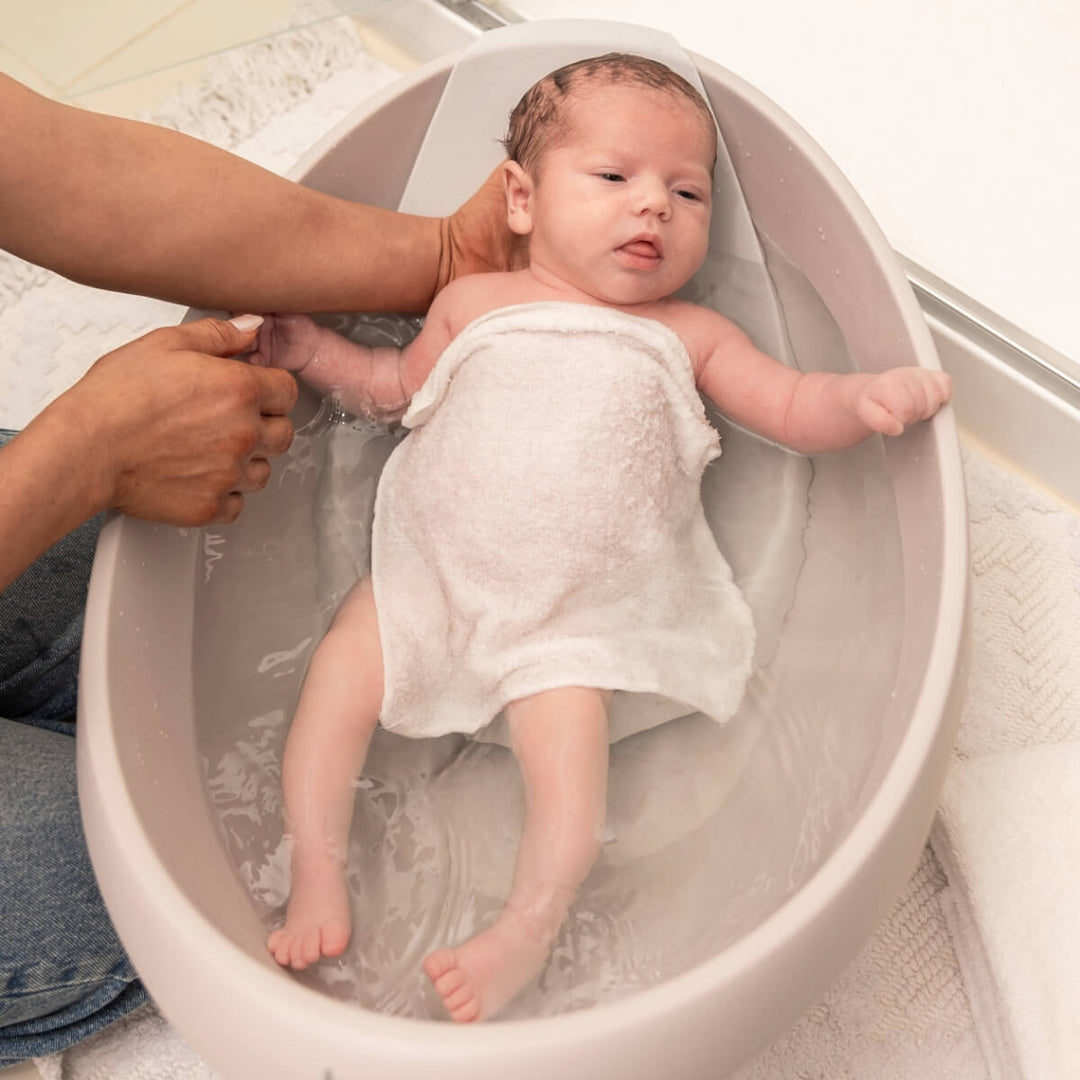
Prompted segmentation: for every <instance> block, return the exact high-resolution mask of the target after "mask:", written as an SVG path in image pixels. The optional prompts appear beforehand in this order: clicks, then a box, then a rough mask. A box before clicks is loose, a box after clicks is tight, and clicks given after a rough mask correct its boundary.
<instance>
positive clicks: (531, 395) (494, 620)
mask: <svg viewBox="0 0 1080 1080" xmlns="http://www.w3.org/2000/svg"><path fill="white" fill-rule="evenodd" d="M716 145H717V132H716V127H715V124H714V122H713V119H712V116H711V114H710V112H709V110H708V107H707V105H706V104H705V102H704V101H703V100H702V98H701V97H700V96H699V95H698V93H697V92H696V91H695V90H694V89H693V87H691V86H690V84H689V83H687V82H686V81H685V80H683V79H682V78H681V77H679V76H678V75H676V74H674V73H673V72H671V71H670V70H668V69H667V68H666V67H664V66H663V65H661V64H658V63H655V62H653V61H650V60H645V59H643V58H641V57H636V56H626V55H620V54H609V55H607V56H603V57H598V58H594V59H591V60H586V61H582V62H580V63H576V64H572V65H569V66H567V67H565V68H561V69H560V70H559V71H556V72H554V73H552V74H551V75H548V76H546V77H545V78H544V79H542V80H541V81H540V82H539V83H537V84H536V85H535V86H534V87H533V88H532V89H531V90H529V92H528V93H527V94H526V95H525V97H524V98H523V99H522V100H521V102H519V104H518V105H517V107H516V108H515V109H514V111H513V114H512V116H511V120H510V132H509V136H508V138H507V152H508V155H509V159H510V160H508V161H507V162H506V163H505V165H504V172H505V187H506V204H507V214H508V218H509V223H510V226H511V228H512V229H513V230H514V231H515V232H517V233H519V234H522V235H525V236H528V238H529V259H530V262H529V266H528V268H527V269H525V270H519V271H515V272H511V273H498V274H479V275H475V276H472V277H467V278H463V279H459V280H457V281H455V282H453V283H451V284H450V285H449V286H448V287H447V288H446V289H445V290H444V291H443V292H441V293H440V294H439V296H438V297H437V298H436V300H435V301H434V303H433V304H432V307H431V310H430V313H429V315H428V318H427V321H426V323H425V325H424V329H423V330H422V332H421V333H420V334H419V336H418V337H417V338H416V340H415V341H414V342H412V343H411V344H410V345H409V346H408V347H407V348H405V349H404V350H401V351H399V350H396V349H383V348H375V349H370V348H366V347H362V346H357V345H354V344H351V343H349V342H348V341H346V340H344V339H343V338H341V337H339V336H337V335H335V334H333V333H332V332H330V331H327V330H324V329H321V328H319V327H317V326H316V325H315V324H314V323H312V322H311V321H310V320H308V319H306V318H305V317H302V316H285V317H280V316H279V317H276V318H274V319H268V320H267V321H266V323H265V324H264V326H263V328H262V330H261V332H260V338H259V344H258V351H257V354H256V355H255V356H254V357H253V361H254V362H256V363H264V364H272V365H274V366H279V367H285V368H288V369H290V370H293V371H296V372H298V373H299V375H300V376H301V378H303V379H304V380H305V381H307V382H309V383H311V384H312V385H313V386H315V387H318V388H320V389H322V390H324V391H327V392H333V393H334V394H335V395H337V397H338V399H339V401H340V402H341V404H342V405H343V406H344V407H345V408H346V409H349V410H350V411H352V412H356V413H362V414H367V415H374V416H380V417H383V418H391V417H399V416H401V415H402V413H403V411H404V410H406V409H407V411H404V420H403V423H404V425H405V426H406V427H407V428H410V429H411V431H410V434H409V435H408V436H407V437H406V438H405V439H404V440H403V441H402V443H401V444H400V445H399V446H398V447H397V448H396V449H395V451H394V453H393V455H392V456H391V458H390V460H389V462H388V463H387V466H386V469H385V470H384V473H383V476H382V478H381V479H380V485H379V491H378V495H377V499H376V506H375V525H374V533H373V537H372V573H371V576H370V577H368V578H365V579H364V580H362V581H361V582H359V583H358V584H357V585H356V586H355V588H354V589H353V590H352V592H351V593H350V594H349V596H348V597H347V598H346V599H345V601H344V602H343V604H342V606H341V608H340V610H339V611H338V612H337V615H336V616H335V619H334V621H333V623H332V625H331V627H330V629H329V631H328V632H327V634H326V637H325V638H324V639H323V641H322V642H321V643H320V645H319V646H318V648H317V649H316V651H315V653H314V656H313V657H312V661H311V665H310V668H309V670H308V672H307V676H306V679H305V682H304V685H303V689H302V691H301V695H300V700H299V703H298V706H297V709H296V714H295V716H294V718H293V721H292V726H291V729H290V732H289V736H288V741H287V744H286V748H285V757H284V763H283V784H284V793H285V806H286V819H287V827H288V830H289V832H290V834H291V836H292V839H293V849H292V893H291V896H290V899H289V903H288V910H287V916H286V922H285V925H284V927H283V928H281V929H279V930H275V931H274V932H273V933H272V934H271V935H270V938H269V942H268V946H269V949H270V951H271V953H272V954H273V955H274V957H275V958H276V959H277V961H278V962H279V963H280V964H283V965H290V966H292V967H295V968H302V967H304V966H305V965H307V964H309V963H312V962H314V961H315V960H317V959H318V958H319V957H321V956H335V955H338V954H340V953H341V952H342V951H343V950H344V948H345V946H346V944H347V942H348V939H349V936H350V933H351V925H350V914H349V904H348V897H347V894H346V888H345V881H344V858H345V852H346V845H347V840H348V832H349V826H350V822H351V818H352V809H353V790H354V781H355V779H356V778H357V776H358V775H359V774H360V773H361V771H362V769H363V767H364V759H365V755H366V753H367V749H368V744H369V742H370V739H371V736H372V733H373V731H374V729H375V726H376V724H377V723H379V722H380V721H381V722H382V724H383V725H384V726H385V727H387V728H389V729H391V730H394V731H398V732H400V733H402V734H405V735H415V736H426V735H441V734H444V733H446V732H449V731H459V732H467V733H470V734H476V733H480V734H481V735H483V733H484V731H485V730H487V729H488V728H489V725H491V724H492V723H493V722H494V721H496V719H498V721H499V723H500V724H505V726H506V729H507V731H508V735H509V742H510V745H511V747H512V749H513V752H514V754H515V755H516V758H517V760H518V762H519V764H520V767H521V772H522V777H523V780H524V786H525V798H526V816H525V823H524V828H523V832H522V836H521V842H520V848H519V852H518V857H517V862H516V865H515V870H514V877H513V882H512V886H511V890H510V895H509V896H508V898H507V900H506V904H505V907H504V908H503V910H502V912H501V914H500V915H499V917H498V919H497V921H496V922H495V923H494V924H493V925H492V926H490V927H489V928H487V929H485V930H483V931H482V932H480V933H479V934H477V935H476V936H474V937H472V938H471V939H469V940H468V941H465V942H464V943H461V944H457V945H456V946H454V947H452V948H441V949H438V950H436V951H434V952H432V953H431V954H430V955H429V956H428V957H427V958H426V960H425V962H424V969H425V971H426V972H427V975H428V976H429V977H430V979H431V980H432V982H433V984H434V986H435V988H436V990H437V991H438V993H439V994H440V995H441V997H442V1000H443V1002H444V1004H445V1006H446V1008H447V1010H448V1011H449V1013H450V1015H451V1017H452V1018H453V1019H454V1020H457V1021H472V1020H477V1019H483V1018H485V1017H488V1016H491V1015H492V1014H494V1013H495V1012H497V1011H498V1010H499V1009H500V1008H501V1007H502V1006H503V1005H504V1004H505V1003H506V1002H507V1001H509V1000H510V999H511V998H512V997H513V996H514V995H515V994H516V993H517V992H518V991H519V990H520V989H521V988H522V987H523V986H524V985H525V984H526V983H527V982H529V981H530V980H531V979H532V978H533V977H534V976H535V975H536V974H537V973H538V971H539V970H540V969H541V968H542V966H543V965H544V963H545V961H546V958H547V956H548V953H549V951H550V949H551V946H552V944H553V941H554V939H555V937H556V934H557V932H558V930H559V927H560V926H561V924H562V922H563V920H564V919H565V917H566V914H567V911H568V908H569V906H570V904H571V903H572V902H573V900H574V898H575V896H576V894H577V890H578V888H579V886H580V884H581V882H582V881H583V880H584V878H585V876H586V875H587V874H588V872H589V870H590V868H591V867H592V865H593V863H594V861H595V859H596V857H597V855H598V853H599V849H600V843H601V840H600V837H601V829H602V826H603V821H604V811H605V802H606V785H607V762H608V745H609V740H610V738H611V737H612V736H613V735H619V734H621V733H623V732H622V731H621V730H620V729H619V727H618V725H617V724H616V719H617V717H616V708H615V705H616V703H617V702H618V701H619V700H621V699H622V698H624V697H626V696H628V695H624V694H622V693H618V692H622V691H630V692H633V693H634V694H642V693H645V694H648V695H653V696H658V697H659V698H662V699H668V700H670V701H674V702H677V703H679V705H680V710H678V711H682V712H688V711H693V710H700V711H702V712H705V713H706V714H708V715H709V716H712V717H713V718H714V719H716V720H717V721H724V720H727V719H728V718H730V717H731V715H732V714H733V713H734V712H735V711H736V709H737V708H738V705H739V701H740V699H741V696H742V692H743V688H744V685H745V682H746V679H747V677H748V676H749V673H750V668H751V662H752V656H753V644H754V637H753V626H752V622H751V617H750V612H749V610H748V608H747V606H746V604H745V602H744V601H743V599H742V596H741V594H740V593H739V590H738V589H737V588H736V586H735V585H734V583H733V582H732V576H731V571H730V569H729V567H728V565H727V563H726V562H725V560H724V558H723V556H722V555H721V554H720V552H719V550H718V549H717V547H716V544H715V541H714V540H713V537H712V534H711V533H710V531H709V528H708V525H707V524H706V522H705V518H704V513H703V510H702V507H701V501H700V480H701V475H702V472H703V470H704V468H705V466H706V465H707V464H708V463H709V462H710V461H711V460H712V459H713V458H715V457H716V456H717V455H718V454H719V452H720V451H719V440H718V437H717V435H716V432H715V431H714V429H713V428H712V427H711V426H710V425H709V424H708V422H707V420H706V418H705V413H704V408H703V405H702V402H701V399H700V397H699V392H700V394H704V395H705V396H706V397H708V398H709V399H710V400H711V401H712V402H714V403H715V404H716V406H717V407H718V408H719V409H720V410H721V411H723V412H724V413H725V414H727V415H728V416H729V417H730V418H731V419H732V420H734V421H735V422H737V423H739V424H742V425H744V426H746V427H749V428H752V429H753V430H755V431H758V432H760V433H761V434H763V435H764V436H766V437H767V438H769V439H772V440H774V441H776V442H779V443H783V444H785V445H787V446H789V447H792V448H794V449H796V450H799V451H803V452H807V453H812V452H818V451H825V450H833V449H840V448H843V447H847V446H851V445H853V444H855V443H857V442H859V441H860V440H862V439H863V438H865V437H866V436H868V435H869V434H871V433H873V432H880V433H883V434H886V435H899V434H900V433H901V432H902V431H903V430H904V427H905V425H907V424H910V423H913V422H916V421H920V420H924V419H926V418H927V417H930V416H932V415H933V414H934V412H936V411H937V409H938V408H939V407H940V406H941V404H942V403H943V402H945V401H946V400H948V397H949V394H950V383H949V379H948V377H947V376H946V375H943V374H942V373H940V372H935V371H928V370H923V369H919V368H896V369H893V370H890V371H887V372H885V373H883V374H880V375H867V374H847V375H840V374H830V373H812V374H801V373H799V372H797V371H793V370H791V369H790V368H788V367H786V366H784V365H783V364H781V363H778V362H777V361H775V360H773V359H772V358H770V357H768V356H766V355H765V354H763V353H762V352H760V351H759V350H758V349H757V348H755V347H754V345H753V344H752V343H751V342H750V340H749V339H748V338H747V337H746V335H745V334H743V333H742V331H740V330H739V329H738V328H737V327H736V326H735V325H734V324H733V323H731V322H729V321H728V320H727V319H725V318H723V317H722V316H720V315H718V314H716V313H715V312H713V311H710V310H707V309H705V308H701V307H697V306H694V305H692V304H689V303H686V302H684V301H681V300H678V299H674V298H673V296H672V294H673V293H674V292H675V291H676V290H677V289H678V288H679V287H680V286H682V285H683V284H684V283H685V282H687V281H688V280H689V278H690V277H691V276H692V275H693V273H694V272H695V271H696V270H697V269H698V267H699V266H700V265H701V263H702V261H703V260H704V258H705V254H706V250H707V247H708V242H709V219H710V212H711V196H712V190H713V183H712V170H713V164H714V161H715V157H716ZM736 512H737V511H736ZM613 692H616V699H615V701H614V702H613V701H612V694H613ZM609 714H610V716H609ZM676 714H677V712H671V711H668V712H667V713H666V715H667V716H672V715H676ZM661 718H662V717H661ZM609 720H610V724H609Z"/></svg>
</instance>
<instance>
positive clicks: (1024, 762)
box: [933, 742, 1080, 1080]
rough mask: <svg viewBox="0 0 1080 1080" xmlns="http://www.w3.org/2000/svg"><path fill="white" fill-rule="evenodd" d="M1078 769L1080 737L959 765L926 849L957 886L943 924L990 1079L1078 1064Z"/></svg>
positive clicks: (1041, 1077)
mask: <svg viewBox="0 0 1080 1080" xmlns="http://www.w3.org/2000/svg"><path fill="white" fill-rule="evenodd" d="M1077 776H1080V742H1066V743H1055V744H1049V745H1043V746H1032V747H1029V748H1028V749H1026V750H1014V751H1003V752H1001V753H997V754H987V755H986V756H985V757H980V758H974V759H973V760H970V761H965V762H955V763H954V764H953V767H952V770H951V771H950V772H949V776H948V780H947V782H946V785H945V792H944V796H943V799H942V809H941V814H940V816H939V818H938V821H937V822H936V823H935V830H936V831H935V834H934V836H933V839H934V850H935V852H937V853H938V855H939V858H943V859H946V860H947V862H946V863H945V868H946V871H947V872H948V874H949V878H950V881H952V882H953V883H955V885H956V899H957V910H956V911H955V912H953V917H952V918H951V920H950V923H951V929H952V931H953V938H954V940H955V942H956V946H957V952H958V954H959V956H960V960H961V963H962V965H963V967H964V976H965V980H966V981H967V984H968V990H969V993H970V995H971V997H972V1001H973V1002H974V1003H975V1004H976V1005H980V1004H981V1005H982V1007H983V1010H984V1012H985V1013H986V1015H985V1016H983V1017H980V1018H979V1019H981V1020H982V1021H983V1022H982V1023H981V1024H980V1030H981V1032H982V1033H983V1036H984V1046H985V1048H986V1050H987V1058H988V1059H989V1063H990V1065H991V1072H992V1075H993V1076H994V1078H995V1080H998V1078H1000V1080H1009V1078H1012V1077H1021V1076H1022V1077H1024V1078H1025V1080H1058V1078H1064V1077H1071V1076H1075V1075H1076V1069H1077V1066H1078V1065H1080V926H1078V923H1080V920H1078V918H1077V914H1076V877H1075V868H1076V867H1077V866H1080V827H1078V825H1077V821H1078V819H1080V785H1078V784H1077V782H1076V778H1077ZM1070 875H1071V876H1070ZM994 1006H996V1008H995V1007H994ZM987 1035H992V1036H993V1039H990V1038H987Z"/></svg>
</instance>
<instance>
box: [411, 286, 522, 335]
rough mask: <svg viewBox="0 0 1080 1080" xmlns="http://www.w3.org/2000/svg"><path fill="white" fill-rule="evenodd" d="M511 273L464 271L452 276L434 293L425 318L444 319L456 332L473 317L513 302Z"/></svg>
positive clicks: (452, 332)
mask: <svg viewBox="0 0 1080 1080" xmlns="http://www.w3.org/2000/svg"><path fill="white" fill-rule="evenodd" d="M512 276H513V275H512V274H508V273H505V272H503V273H500V272H494V273H490V274H468V275H466V276H465V277H459V278H455V279H454V280H453V281H451V282H450V284H449V285H447V286H446V288H445V289H443V290H442V292H440V293H439V295H438V296H436V297H435V300H434V302H433V303H432V305H431V310H430V311H429V312H428V318H429V319H430V318H435V319H438V320H440V321H442V322H444V323H445V324H446V325H447V326H448V328H449V329H450V332H451V334H452V336H455V337H456V336H457V334H459V333H460V332H461V331H462V330H464V329H465V327H466V326H468V325H469V323H471V322H472V321H473V320H474V319H478V318H480V316H481V315H486V314H487V313H488V312H489V311H494V310H495V309H496V308H500V307H505V306H507V304H509V303H513V302H514V300H513V298H512V297H513V292H512V288H513V286H512V282H511V280H510V279H511V278H512Z"/></svg>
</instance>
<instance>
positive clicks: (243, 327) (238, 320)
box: [229, 315, 263, 333]
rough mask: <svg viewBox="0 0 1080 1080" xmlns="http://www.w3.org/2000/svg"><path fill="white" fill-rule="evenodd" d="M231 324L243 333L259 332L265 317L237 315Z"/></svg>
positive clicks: (231, 320)
mask: <svg viewBox="0 0 1080 1080" xmlns="http://www.w3.org/2000/svg"><path fill="white" fill-rule="evenodd" d="M229 322H231V323H232V324H233V326H235V327H236V329H237V330H239V331H240V332H241V333H247V332H248V331H249V330H258V329H259V327H260V326H262V324H263V317H262V316H261V315H236V316H234V317H233V318H231V319H230V320H229Z"/></svg>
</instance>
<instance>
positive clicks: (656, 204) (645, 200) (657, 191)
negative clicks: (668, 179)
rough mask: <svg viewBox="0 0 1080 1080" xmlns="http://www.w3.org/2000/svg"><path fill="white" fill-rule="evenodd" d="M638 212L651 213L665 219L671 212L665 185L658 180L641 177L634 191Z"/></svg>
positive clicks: (669, 196)
mask: <svg viewBox="0 0 1080 1080" xmlns="http://www.w3.org/2000/svg"><path fill="white" fill-rule="evenodd" d="M635 196H636V209H637V212H638V213H639V214H642V213H646V212H648V213H652V214H656V215H658V216H659V217H660V218H661V219H666V218H667V217H668V216H669V215H670V213H671V195H670V193H669V192H668V189H667V185H666V184H662V183H660V182H659V181H658V180H649V179H642V181H641V182H640V184H639V185H638V189H637V191H636V192H635Z"/></svg>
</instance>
